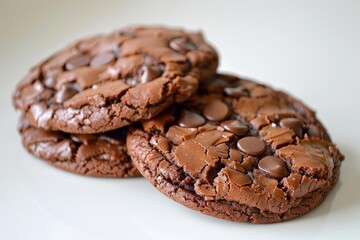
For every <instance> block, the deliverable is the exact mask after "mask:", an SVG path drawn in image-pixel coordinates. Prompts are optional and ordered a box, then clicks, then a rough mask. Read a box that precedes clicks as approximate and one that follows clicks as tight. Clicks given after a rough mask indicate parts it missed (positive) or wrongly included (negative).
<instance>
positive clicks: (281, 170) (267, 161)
mask: <svg viewBox="0 0 360 240" xmlns="http://www.w3.org/2000/svg"><path fill="white" fill-rule="evenodd" d="M258 167H259V169H260V170H262V171H264V172H265V173H267V174H269V175H270V176H272V177H274V178H278V179H280V178H283V177H286V176H289V174H290V172H289V170H288V168H287V166H286V164H285V162H284V161H283V160H282V159H280V158H278V157H275V156H267V157H264V158H263V159H261V160H260V162H259V165H258Z"/></svg>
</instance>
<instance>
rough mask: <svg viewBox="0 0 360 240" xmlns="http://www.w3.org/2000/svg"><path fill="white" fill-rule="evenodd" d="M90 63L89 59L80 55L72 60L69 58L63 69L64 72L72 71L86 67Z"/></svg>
mask: <svg viewBox="0 0 360 240" xmlns="http://www.w3.org/2000/svg"><path fill="white" fill-rule="evenodd" d="M89 62H90V57H89V56H87V55H80V56H76V57H73V58H70V59H69V60H68V61H67V62H66V64H65V68H66V70H69V71H70V70H74V69H76V68H79V67H84V66H87V65H88V64H89Z"/></svg>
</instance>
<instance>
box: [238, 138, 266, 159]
mask: <svg viewBox="0 0 360 240" xmlns="http://www.w3.org/2000/svg"><path fill="white" fill-rule="evenodd" d="M237 147H238V149H239V150H241V151H243V152H245V153H247V154H250V155H261V154H263V153H264V151H265V143H264V141H262V140H260V139H258V138H257V137H244V138H242V139H240V140H239V141H238V142H237Z"/></svg>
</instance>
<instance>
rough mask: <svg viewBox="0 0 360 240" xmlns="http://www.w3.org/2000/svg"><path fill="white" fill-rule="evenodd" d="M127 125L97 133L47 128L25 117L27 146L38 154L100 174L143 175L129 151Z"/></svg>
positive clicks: (58, 163)
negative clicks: (89, 133)
mask: <svg viewBox="0 0 360 240" xmlns="http://www.w3.org/2000/svg"><path fill="white" fill-rule="evenodd" d="M125 131H126V129H124V128H123V129H118V130H114V131H111V132H106V133H102V134H93V135H80V134H78V135H76V134H68V133H64V132H52V131H45V130H43V129H40V128H35V127H33V126H31V125H30V123H29V121H28V120H27V119H26V118H24V117H22V118H21V119H20V122H19V132H20V134H21V137H22V143H23V145H24V147H25V148H26V149H27V150H28V151H29V152H30V153H32V154H33V155H35V156H36V157H38V158H41V159H44V160H45V161H47V162H49V163H50V164H52V165H54V166H56V167H58V168H61V169H64V170H66V171H70V172H74V173H78V174H84V175H89V176H98V177H134V176H140V174H139V172H138V171H137V169H136V168H135V167H134V165H133V164H132V162H131V159H130V157H129V156H128V155H127V152H126V146H125V134H126V133H125Z"/></svg>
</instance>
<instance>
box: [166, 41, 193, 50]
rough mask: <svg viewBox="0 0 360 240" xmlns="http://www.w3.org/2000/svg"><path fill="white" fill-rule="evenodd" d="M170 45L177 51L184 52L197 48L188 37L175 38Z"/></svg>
mask: <svg viewBox="0 0 360 240" xmlns="http://www.w3.org/2000/svg"><path fill="white" fill-rule="evenodd" d="M169 45H170V47H171V48H172V49H174V50H175V51H178V52H182V53H183V52H188V51H191V50H195V49H196V46H195V45H194V44H193V43H192V42H190V41H189V40H188V39H186V38H175V39H174V40H172V41H171V42H170V44H169Z"/></svg>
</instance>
